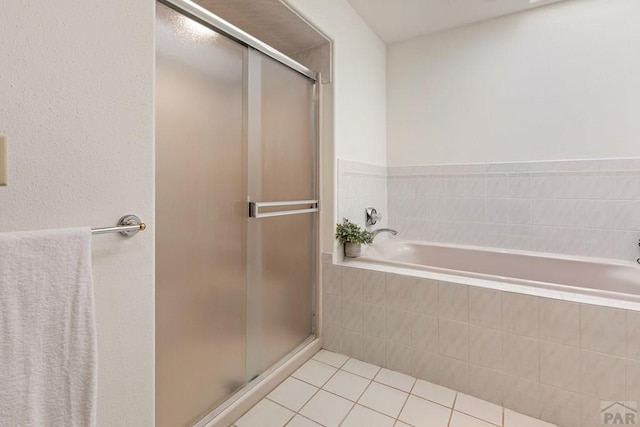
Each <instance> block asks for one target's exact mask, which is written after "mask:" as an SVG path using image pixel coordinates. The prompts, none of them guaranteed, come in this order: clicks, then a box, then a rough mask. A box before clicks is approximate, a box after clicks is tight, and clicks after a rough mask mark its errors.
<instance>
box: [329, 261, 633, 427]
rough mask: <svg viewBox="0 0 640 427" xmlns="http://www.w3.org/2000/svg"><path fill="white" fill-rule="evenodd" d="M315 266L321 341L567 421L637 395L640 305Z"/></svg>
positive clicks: (581, 421) (583, 420)
mask: <svg viewBox="0 0 640 427" xmlns="http://www.w3.org/2000/svg"><path fill="white" fill-rule="evenodd" d="M323 259H324V260H325V261H327V257H325V258H323ZM322 268H323V297H322V300H323V308H322V310H323V347H324V348H326V349H327V350H330V351H336V352H341V353H343V354H346V355H348V356H350V357H354V358H356V359H360V360H363V361H365V362H369V363H373V364H376V365H379V366H382V367H386V368H388V369H392V370H396V371H399V372H403V373H406V374H410V375H413V376H415V377H417V378H420V379H423V380H426V381H430V382H433V383H436V384H440V385H443V386H445V387H448V388H451V389H454V390H457V391H459V392H462V393H467V394H470V395H473V396H477V397H479V398H481V399H484V400H487V401H490V402H493V403H496V404H498V405H503V406H504V407H506V408H509V409H513V410H515V411H517V412H521V413H524V414H527V415H530V416H533V417H537V418H541V419H542V420H545V421H548V422H551V423H553V424H558V425H561V426H566V427H573V426H576V427H577V426H581V427H582V426H584V427H588V426H597V425H600V418H599V416H600V414H599V413H600V401H601V400H607V401H615V400H632V401H640V312H637V311H630V310H623V309H617V308H609V307H602V306H596V305H589V304H581V303H576V302H568V301H562V300H557V299H551V298H544V297H537V296H532V295H524V294H518V293H512V292H506V291H500V290H495V289H488V288H482V287H476V286H467V285H462V284H457V283H451V282H439V281H435V280H431V279H426V278H420V277H414V276H404V275H399V274H393V273H384V272H380V271H373V270H365V269H359V268H353V267H346V266H340V265H333V264H330V263H324V264H323V266H322Z"/></svg>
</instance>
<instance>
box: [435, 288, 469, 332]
mask: <svg viewBox="0 0 640 427" xmlns="http://www.w3.org/2000/svg"><path fill="white" fill-rule="evenodd" d="M438 310H439V312H438V313H439V316H440V317H441V318H444V319H451V320H458V321H461V322H467V321H468V320H469V287H468V286H466V285H460V284H457V283H449V282H438Z"/></svg>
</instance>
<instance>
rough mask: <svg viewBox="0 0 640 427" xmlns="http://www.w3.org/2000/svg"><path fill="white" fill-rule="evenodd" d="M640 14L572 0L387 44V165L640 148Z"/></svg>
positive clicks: (619, 1) (626, 4)
mask: <svg viewBox="0 0 640 427" xmlns="http://www.w3.org/2000/svg"><path fill="white" fill-rule="evenodd" d="M638 16H640V2H638V1H636V0H570V1H563V2H560V3H557V4H554V5H550V6H546V7H541V8H537V9H534V10H531V11H528V12H523V13H518V14H514V15H510V16H506V17H503V18H498V19H494V20H491V21H486V22H482V23H479V24H475V25H470V26H466V27H462V28H458V29H454V30H450V31H445V32H441V33H436V34H433V35H430V36H426V37H421V38H417V39H413V40H410V41H406V42H400V43H396V44H392V45H390V46H389V48H388V59H387V63H388V68H387V75H388V86H387V93H388V104H387V111H388V116H387V117H388V149H387V156H388V165H389V166H400V165H418V164H438V163H468V162H471V163H475V162H500V161H521V160H558V159H585V158H608V157H631V156H640V144H638V143H637V141H638V138H639V137H640V120H638V115H637V111H638V109H639V108H640V79H638V75H640V49H638V46H639V45H640V25H638Z"/></svg>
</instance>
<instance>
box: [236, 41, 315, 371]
mask: <svg viewBox="0 0 640 427" xmlns="http://www.w3.org/2000/svg"><path fill="white" fill-rule="evenodd" d="M248 70H249V76H248V77H249V80H248V81H249V93H248V116H249V118H250V120H249V127H248V146H249V201H250V202H252V203H254V206H255V204H258V206H259V207H258V209H259V212H258V215H254V217H253V218H251V219H250V221H249V235H248V241H249V247H248V261H249V262H248V267H249V268H248V270H247V273H248V278H249V281H248V290H249V300H248V313H247V320H248V331H249V340H248V341H247V346H248V347H247V372H248V375H249V377H252V376H255V375H258V374H259V373H261V372H263V371H264V370H265V369H266V368H268V367H269V366H271V365H272V364H274V363H275V362H277V361H278V360H280V359H281V358H282V357H283V356H285V355H286V354H287V353H288V352H290V351H291V350H292V349H293V348H295V347H296V346H297V345H298V344H300V343H302V342H303V341H304V340H305V339H306V338H307V337H309V335H310V334H311V328H312V314H313V310H312V308H313V307H312V304H313V292H312V291H313V289H314V288H315V286H313V285H314V284H315V277H316V271H315V263H314V262H313V260H315V259H316V257H317V253H316V247H317V244H316V229H317V222H316V221H317V215H316V214H314V213H313V210H315V209H313V208H312V206H314V205H315V203H314V200H315V199H316V198H317V196H316V194H317V182H316V176H317V171H316V164H317V161H316V144H315V140H316V134H315V132H316V131H315V129H316V128H315V122H316V120H315V108H314V93H315V92H314V89H315V86H314V84H313V83H312V82H311V81H310V80H309V79H308V78H306V77H304V76H302V75H300V74H298V73H297V72H295V71H293V70H291V69H289V68H288V67H286V66H284V65H282V64H280V63H278V62H276V61H274V60H272V59H271V58H269V57H267V56H265V55H263V54H261V53H259V52H257V51H255V50H250V51H249V57H248ZM301 201H302V202H306V201H308V202H307V203H302V204H299V203H300V202H301ZM260 204H266V205H267V206H264V207H261V206H260ZM273 205H275V206H273ZM304 208H306V209H304ZM294 210H295V211H300V210H305V211H306V212H302V213H298V214H291V212H292V211H294ZM260 212H262V213H265V214H266V215H264V216H262V215H261V214H260Z"/></svg>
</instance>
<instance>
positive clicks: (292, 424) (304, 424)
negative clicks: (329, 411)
mask: <svg viewBox="0 0 640 427" xmlns="http://www.w3.org/2000/svg"><path fill="white" fill-rule="evenodd" d="M287 427H322V426H321V425H320V424H318V423H316V422H314V421H311V420H310V419H309V418H305V417H303V416H302V415H296V416H295V417H293V419H292V420H291V421H289V424H287Z"/></svg>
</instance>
